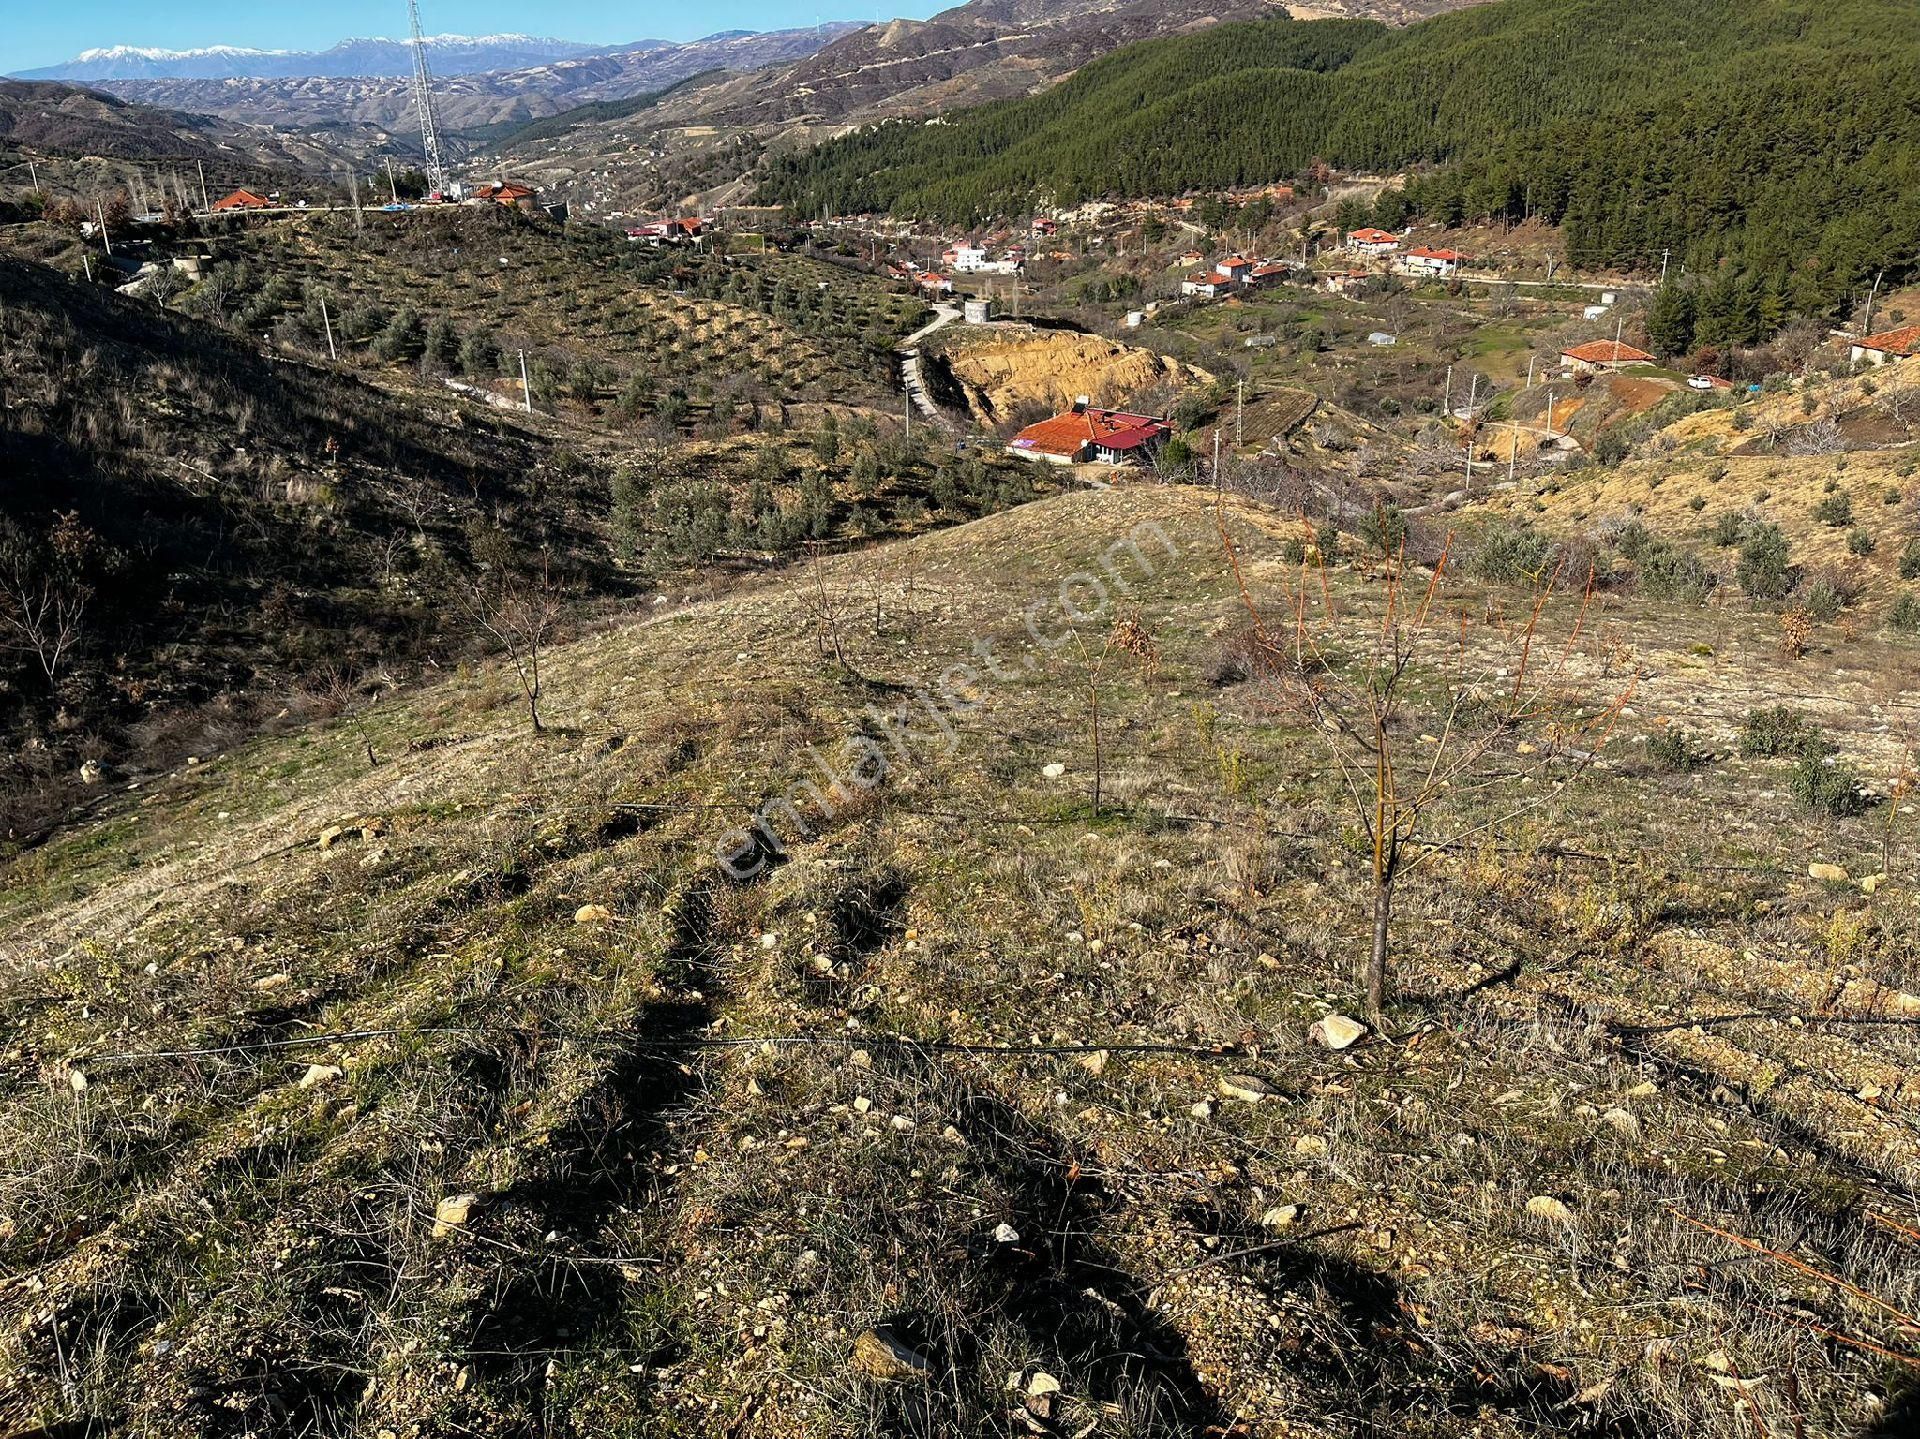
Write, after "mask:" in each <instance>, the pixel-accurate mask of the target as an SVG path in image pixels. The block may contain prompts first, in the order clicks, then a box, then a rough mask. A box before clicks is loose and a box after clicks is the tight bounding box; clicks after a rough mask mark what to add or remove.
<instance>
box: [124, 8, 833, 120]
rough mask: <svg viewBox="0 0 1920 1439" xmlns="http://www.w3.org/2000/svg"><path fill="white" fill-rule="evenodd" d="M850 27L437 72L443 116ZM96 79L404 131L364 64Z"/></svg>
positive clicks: (147, 94)
mask: <svg viewBox="0 0 1920 1439" xmlns="http://www.w3.org/2000/svg"><path fill="white" fill-rule="evenodd" d="M852 28H855V27H853V26H850V25H848V24H846V23H842V22H835V23H832V24H827V25H822V26H812V25H809V26H806V27H804V28H800V29H793V30H777V31H770V32H766V33H749V32H738V33H727V34H720V35H711V36H708V37H707V38H705V39H703V40H694V41H690V42H687V43H685V44H669V43H666V42H649V43H646V44H642V45H636V46H622V47H620V48H618V49H615V50H607V51H595V52H591V53H587V54H581V55H577V56H574V57H571V58H555V59H549V60H547V61H545V62H544V63H539V64H533V63H528V64H525V65H520V66H515V67H511V68H506V67H490V68H489V69H488V70H487V71H485V72H483V73H471V72H467V71H461V72H446V73H437V74H436V84H435V103H436V105H437V107H438V109H439V113H440V118H441V122H442V123H443V124H444V125H446V126H447V128H448V129H450V130H453V131H455V132H457V133H460V134H465V133H466V132H468V131H477V132H484V131H485V130H486V128H487V127H489V126H497V125H503V124H514V123H524V122H526V121H529V120H538V119H542V118H544V117H545V116H548V115H553V114H557V113H559V112H560V111H563V110H569V109H574V108H576V107H578V106H581V105H588V104H593V103H595V102H599V101H609V100H624V99H627V98H629V97H631V96H634V95H641V94H646V93H649V92H654V91H659V90H662V89H665V88H667V87H668V86H670V85H674V84H676V83H678V82H680V81H683V80H685V79H687V78H688V77H690V76H693V75H698V74H702V73H705V72H707V71H711V70H758V69H760V68H762V67H763V66H768V65H781V64H790V63H792V62H793V61H795V60H798V59H800V58H803V57H804V56H807V55H810V54H812V53H813V52H814V51H816V50H818V49H819V48H820V47H821V46H822V45H825V44H829V43H831V42H832V41H833V39H834V38H835V37H836V36H839V35H843V34H845V33H847V32H848V31H849V30H850V29H852ZM401 73H402V74H404V72H401ZM101 88H104V89H106V90H109V91H111V92H112V93H114V94H116V95H120V96H123V97H125V98H126V99H129V100H136V101H140V102H142V103H144V104H151V105H168V106H177V107H179V108H182V109H189V110H197V111H203V112H205V113H207V114H211V115H222V116H226V117H227V118H229V119H234V120H241V121H245V122H247V123H250V124H260V125H286V126H297V127H311V128H327V127H332V126H336V125H340V124H355V125H372V126H377V127H380V128H382V129H385V130H390V131H394V132H396V133H398V134H400V135H401V136H402V137H403V138H404V137H405V136H406V132H407V129H408V126H409V124H410V123H412V116H413V110H412V100H411V99H410V98H409V96H408V92H407V86H406V81H405V80H404V78H395V76H394V74H393V73H392V72H385V71H382V72H376V73H369V72H367V71H365V70H356V71H350V72H347V73H344V74H338V75H335V74H330V73H327V72H324V71H320V72H312V73H301V74H292V75H285V76H280V77H270V76H268V77H263V76H250V77H245V78H224V79H211V78H208V79H147V80H117V81H107V82H102V84H101Z"/></svg>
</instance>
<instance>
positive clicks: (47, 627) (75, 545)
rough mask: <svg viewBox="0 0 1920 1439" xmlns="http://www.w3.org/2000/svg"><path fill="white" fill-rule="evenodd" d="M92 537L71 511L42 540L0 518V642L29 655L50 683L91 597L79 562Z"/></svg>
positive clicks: (76, 639) (74, 641) (75, 643)
mask: <svg viewBox="0 0 1920 1439" xmlns="http://www.w3.org/2000/svg"><path fill="white" fill-rule="evenodd" d="M95 543H96V539H95V536H94V535H93V533H92V531H90V530H88V529H87V528H86V527H85V526H83V525H81V524H80V522H79V520H78V519H77V518H76V517H75V516H73V515H63V516H61V517H60V518H59V519H58V520H57V521H56V523H55V525H54V528H53V531H52V534H51V536H50V538H49V539H48V541H47V542H45V543H41V542H36V541H35V540H34V539H32V538H31V537H30V536H28V535H27V534H26V533H25V532H24V531H22V530H20V529H18V528H17V527H16V526H14V525H12V524H11V523H0V647H4V648H6V649H9V650H12V651H13V652H15V653H16V654H21V655H25V656H28V657H29V658H31V659H32V660H33V662H34V663H35V664H36V665H38V666H39V669H40V672H41V674H42V675H43V676H45V678H46V681H47V683H48V684H49V685H53V684H57V683H58V682H59V679H60V675H61V673H62V671H63V670H65V668H66V666H67V662H68V661H69V660H70V659H71V658H72V657H73V653H74V651H75V650H76V649H77V648H78V647H79V645H80V640H81V636H82V622H83V621H84V620H85V618H86V613H87V602H88V601H89V600H90V599H91V598H92V597H93V592H92V590H91V589H90V588H89V586H88V585H87V583H86V579H85V574H84V565H85V560H86V554H87V551H88V549H90V548H91V547H92V546H93V545H94V544H95Z"/></svg>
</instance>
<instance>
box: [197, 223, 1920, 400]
mask: <svg viewBox="0 0 1920 1439" xmlns="http://www.w3.org/2000/svg"><path fill="white" fill-rule="evenodd" d="M216 208H217V207H216ZM1912 355H1920V325H1908V326H1907V327H1906V328H1905V329H1901V330H1882V331H1881V332H1880V333H1879V334H1877V335H1868V336H1866V337H1865V338H1864V339H1860V340H1855V341H1854V342H1853V350H1852V355H1851V358H1852V361H1853V363H1854V364H1856V365H1858V364H1861V363H1862V362H1864V363H1866V364H1869V365H1884V364H1886V363H1887V362H1888V361H1890V360H1904V359H1907V358H1908V357H1909V356H1912Z"/></svg>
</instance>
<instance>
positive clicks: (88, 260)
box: [80, 250, 93, 285]
mask: <svg viewBox="0 0 1920 1439" xmlns="http://www.w3.org/2000/svg"><path fill="white" fill-rule="evenodd" d="M80 268H81V269H83V270H85V271H86V272H87V283H88V284H89V285H91V284H92V283H93V257H92V256H90V255H89V254H87V252H86V251H85V250H82V251H81V252H80Z"/></svg>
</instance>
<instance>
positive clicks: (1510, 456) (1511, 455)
mask: <svg viewBox="0 0 1920 1439" xmlns="http://www.w3.org/2000/svg"><path fill="white" fill-rule="evenodd" d="M1510 428H1511V429H1512V430H1513V434H1512V436H1511V437H1510V438H1509V440H1508V443H1507V483H1508V484H1509V485H1511V484H1512V483H1513V469H1514V466H1515V465H1517V464H1519V463H1520V422H1519V421H1517V420H1516V421H1514V423H1513V425H1512V426H1511V427H1510Z"/></svg>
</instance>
